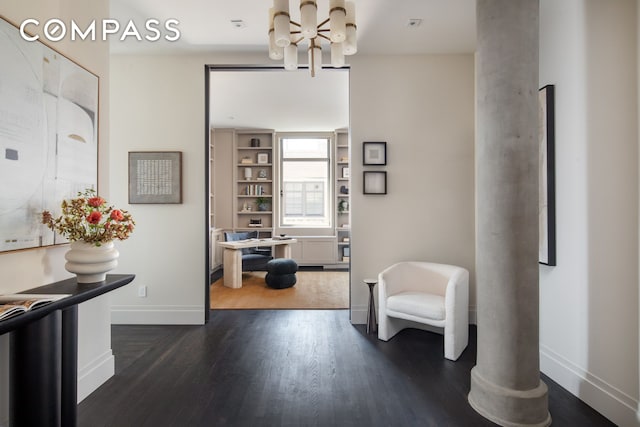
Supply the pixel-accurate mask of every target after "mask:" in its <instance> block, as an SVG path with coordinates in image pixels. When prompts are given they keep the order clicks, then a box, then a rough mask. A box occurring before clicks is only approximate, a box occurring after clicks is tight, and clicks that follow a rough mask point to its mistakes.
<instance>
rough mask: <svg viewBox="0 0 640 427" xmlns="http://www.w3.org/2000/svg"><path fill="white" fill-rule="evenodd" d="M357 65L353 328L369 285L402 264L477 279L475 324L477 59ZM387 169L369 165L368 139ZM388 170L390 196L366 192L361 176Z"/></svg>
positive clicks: (360, 319)
mask: <svg viewBox="0 0 640 427" xmlns="http://www.w3.org/2000/svg"><path fill="white" fill-rule="evenodd" d="M351 65H352V68H351V86H350V88H351V89H350V92H351V98H350V102H351V129H352V133H351V144H352V165H351V170H352V172H351V176H352V178H351V179H352V184H351V194H352V195H351V215H352V217H351V222H352V227H351V230H352V238H351V248H352V249H351V268H352V270H351V283H352V290H351V298H352V299H351V303H352V322H354V323H364V322H365V319H366V308H367V295H368V290H367V289H368V288H367V286H366V285H365V284H364V283H363V279H365V278H368V277H377V274H378V273H379V272H380V271H381V270H383V269H384V268H385V267H387V266H389V265H391V264H393V263H395V262H398V261H403V260H405V261H406V260H426V261H433V262H442V263H449V264H456V265H460V266H463V267H465V268H467V269H468V270H469V271H470V273H471V278H472V279H471V310H472V313H471V314H472V319H473V320H474V321H475V280H474V278H475V261H474V259H475V244H474V234H475V230H474V218H475V210H474V209H475V208H474V160H473V159H474V60H473V55H452V56H447V55H442V56H373V57H371V56H369V57H368V56H362V55H357V56H355V57H353V59H352V64H351ZM363 141H386V142H387V159H388V164H387V166H385V167H364V166H362V142H363ZM363 170H385V171H387V178H388V187H387V192H388V194H387V195H384V196H379V195H366V196H365V195H363V194H362V171H363Z"/></svg>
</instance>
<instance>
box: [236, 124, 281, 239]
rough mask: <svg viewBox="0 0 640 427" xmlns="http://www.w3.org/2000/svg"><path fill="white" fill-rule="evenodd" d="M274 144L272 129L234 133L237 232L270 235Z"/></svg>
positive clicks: (237, 131)
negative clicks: (251, 231) (250, 231)
mask: <svg viewBox="0 0 640 427" xmlns="http://www.w3.org/2000/svg"><path fill="white" fill-rule="evenodd" d="M273 141H274V132H273V131H272V130H236V132H235V152H234V155H235V158H234V164H235V173H234V181H235V184H234V185H235V188H234V190H235V206H234V212H235V215H234V227H233V228H234V230H236V231H248V230H256V231H259V232H260V235H261V237H269V236H271V235H272V234H273V201H274V200H273V189H274V185H273V176H274V175H273ZM260 202H262V203H260Z"/></svg>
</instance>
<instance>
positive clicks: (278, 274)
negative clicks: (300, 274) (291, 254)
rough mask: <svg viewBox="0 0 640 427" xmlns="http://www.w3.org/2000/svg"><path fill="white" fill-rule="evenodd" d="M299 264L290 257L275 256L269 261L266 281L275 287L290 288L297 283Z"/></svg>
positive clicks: (271, 286)
mask: <svg viewBox="0 0 640 427" xmlns="http://www.w3.org/2000/svg"><path fill="white" fill-rule="evenodd" d="M296 271H298V264H296V262H295V261H294V260H292V259H289V258H275V259H272V260H271V261H269V262H268V263H267V275H266V277H265V278H264V281H265V282H266V283H267V286H269V287H270V288H274V289H285V288H290V287H292V286H293V285H295V284H296Z"/></svg>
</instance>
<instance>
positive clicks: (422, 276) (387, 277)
mask: <svg viewBox="0 0 640 427" xmlns="http://www.w3.org/2000/svg"><path fill="white" fill-rule="evenodd" d="M460 270H464V269H461V268H460V267H457V266H454V265H448V264H436V263H430V262H420V261H403V262H398V263H396V264H393V265H392V266H390V267H388V268H387V269H385V270H384V271H382V272H381V273H380V277H379V280H378V283H381V284H382V283H383V284H384V285H383V286H384V292H385V293H384V295H385V296H390V295H394V294H397V293H399V292H410V291H418V292H427V293H430V294H433V295H440V296H442V297H444V296H445V295H446V292H447V284H448V283H449V281H450V280H451V277H452V275H454V274H456V273H457V274H460ZM381 290H382V288H381Z"/></svg>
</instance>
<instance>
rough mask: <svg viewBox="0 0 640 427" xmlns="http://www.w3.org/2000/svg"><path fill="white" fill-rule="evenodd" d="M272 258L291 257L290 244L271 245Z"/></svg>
mask: <svg viewBox="0 0 640 427" xmlns="http://www.w3.org/2000/svg"><path fill="white" fill-rule="evenodd" d="M273 257H274V258H291V245H289V244H287V245H275V246H274V247H273Z"/></svg>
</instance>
